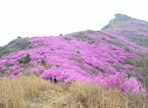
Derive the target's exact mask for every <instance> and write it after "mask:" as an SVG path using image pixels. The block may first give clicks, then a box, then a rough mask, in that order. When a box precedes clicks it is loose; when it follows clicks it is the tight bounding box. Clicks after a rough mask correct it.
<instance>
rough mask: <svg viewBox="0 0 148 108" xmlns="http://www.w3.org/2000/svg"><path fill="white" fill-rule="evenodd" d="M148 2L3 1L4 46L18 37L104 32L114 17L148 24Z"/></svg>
mask: <svg viewBox="0 0 148 108" xmlns="http://www.w3.org/2000/svg"><path fill="white" fill-rule="evenodd" d="M147 4H148V0H0V46H2V45H5V44H7V43H8V42H9V41H11V40H12V39H15V38H16V37H17V36H21V37H26V36H29V37H31V36H56V35H59V34H67V33H72V32H76V31H82V30H87V29H91V30H100V29H101V28H102V27H103V26H104V25H106V24H107V23H108V22H109V21H110V20H111V19H113V18H114V14H116V13H121V14H126V15H129V16H131V17H134V18H138V19H142V20H145V21H148V13H147V11H148V6H147Z"/></svg>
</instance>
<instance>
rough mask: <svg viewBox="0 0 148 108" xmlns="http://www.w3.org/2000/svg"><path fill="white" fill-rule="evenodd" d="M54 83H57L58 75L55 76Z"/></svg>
mask: <svg viewBox="0 0 148 108" xmlns="http://www.w3.org/2000/svg"><path fill="white" fill-rule="evenodd" d="M53 80H54V84H56V83H57V78H56V76H54V79H53Z"/></svg>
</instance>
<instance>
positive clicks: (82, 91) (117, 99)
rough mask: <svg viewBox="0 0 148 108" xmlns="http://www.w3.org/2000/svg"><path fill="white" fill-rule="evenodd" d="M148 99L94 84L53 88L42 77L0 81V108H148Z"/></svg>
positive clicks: (74, 84)
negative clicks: (125, 94) (126, 94)
mask: <svg viewBox="0 0 148 108" xmlns="http://www.w3.org/2000/svg"><path fill="white" fill-rule="evenodd" d="M147 106H148V100H146V97H144V96H141V95H138V96H133V95H132V94H129V95H128V96H124V95H123V94H122V92H121V91H120V90H118V89H114V90H113V89H111V90H108V91H105V90H104V89H103V88H102V87H99V86H97V85H94V84H82V83H79V82H74V83H72V84H65V83H58V84H52V83H50V82H49V81H46V80H42V79H41V78H39V77H35V76H31V77H21V78H19V79H5V80H0V108H148V107H147Z"/></svg>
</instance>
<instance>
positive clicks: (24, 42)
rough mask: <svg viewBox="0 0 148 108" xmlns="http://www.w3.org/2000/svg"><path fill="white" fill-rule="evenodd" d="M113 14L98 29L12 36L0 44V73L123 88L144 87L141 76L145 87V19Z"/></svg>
mask: <svg viewBox="0 0 148 108" xmlns="http://www.w3.org/2000/svg"><path fill="white" fill-rule="evenodd" d="M115 16H116V17H115V19H113V20H111V21H110V23H109V24H108V25H106V26H105V27H104V28H103V29H102V30H101V31H92V30H86V31H80V32H75V33H71V34H66V35H59V36H57V37H52V36H44V37H32V38H18V39H15V40H13V41H12V42H10V43H9V44H8V45H6V46H4V47H1V49H0V50H1V59H0V76H1V77H2V78H3V77H10V78H17V77H19V76H22V75H30V74H35V75H37V76H41V77H42V78H43V79H49V77H50V76H57V79H58V81H59V82H60V81H62V82H63V81H64V82H66V83H71V82H73V81H81V82H84V81H86V82H94V83H97V84H100V85H102V86H104V87H105V88H108V87H115V86H116V87H119V88H121V89H122V90H123V91H124V92H128V91H130V90H132V91H133V90H134V92H135V93H136V92H139V91H141V90H143V87H142V85H141V83H140V82H139V81H141V82H142V83H143V85H144V86H145V87H148V80H147V79H148V73H147V71H148V69H147V63H148V59H147V57H148V48H147V45H148V43H147V42H148V41H146V40H147V39H148V26H147V22H144V21H141V20H137V19H134V18H131V17H128V16H126V15H121V14H116V15H115ZM144 46H145V47H144ZM131 84H132V85H131Z"/></svg>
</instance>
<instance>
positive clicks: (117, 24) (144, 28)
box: [102, 14, 148, 47]
mask: <svg viewBox="0 0 148 108" xmlns="http://www.w3.org/2000/svg"><path fill="white" fill-rule="evenodd" d="M104 30H105V32H109V33H110V34H112V33H114V34H117V35H118V36H122V37H126V38H128V39H130V40H131V41H133V42H135V43H137V44H138V45H141V46H145V47H148V22H145V21H142V20H139V19H135V18H132V17H130V16H127V15H122V14H116V15H115V18H114V19H112V20H111V21H110V22H109V24H107V25H106V26H104V27H103V28H102V31H104Z"/></svg>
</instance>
